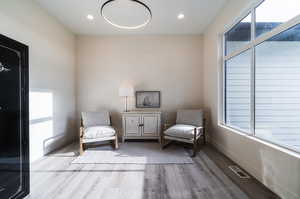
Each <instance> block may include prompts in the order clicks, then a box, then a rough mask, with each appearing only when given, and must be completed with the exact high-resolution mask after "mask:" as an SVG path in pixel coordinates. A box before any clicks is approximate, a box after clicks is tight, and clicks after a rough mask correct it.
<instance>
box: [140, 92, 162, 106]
mask: <svg viewBox="0 0 300 199" xmlns="http://www.w3.org/2000/svg"><path fill="white" fill-rule="evenodd" d="M160 102H161V96H160V91H136V92H135V103H136V108H160Z"/></svg>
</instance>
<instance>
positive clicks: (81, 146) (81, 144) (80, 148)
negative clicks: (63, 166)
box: [79, 141, 84, 155]
mask: <svg viewBox="0 0 300 199" xmlns="http://www.w3.org/2000/svg"><path fill="white" fill-rule="evenodd" d="M79 145H80V146H79V155H82V154H83V152H84V146H83V143H82V142H81V141H80V144H79Z"/></svg>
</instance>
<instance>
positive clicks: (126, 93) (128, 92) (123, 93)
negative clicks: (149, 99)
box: [119, 86, 134, 112]
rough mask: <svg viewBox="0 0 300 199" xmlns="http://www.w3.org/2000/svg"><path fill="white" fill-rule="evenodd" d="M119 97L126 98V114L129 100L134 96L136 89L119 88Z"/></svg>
mask: <svg viewBox="0 0 300 199" xmlns="http://www.w3.org/2000/svg"><path fill="white" fill-rule="evenodd" d="M119 96H120V97H125V112H128V108H127V98H128V97H133V96H134V89H133V87H129V86H127V87H120V88H119Z"/></svg>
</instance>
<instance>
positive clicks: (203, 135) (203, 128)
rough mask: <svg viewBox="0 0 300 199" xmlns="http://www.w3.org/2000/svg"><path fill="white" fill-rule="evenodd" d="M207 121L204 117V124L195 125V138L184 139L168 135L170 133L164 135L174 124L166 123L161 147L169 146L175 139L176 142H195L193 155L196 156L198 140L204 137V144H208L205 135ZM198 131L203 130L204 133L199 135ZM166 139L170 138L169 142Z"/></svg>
mask: <svg viewBox="0 0 300 199" xmlns="http://www.w3.org/2000/svg"><path fill="white" fill-rule="evenodd" d="M205 123H206V120H205V119H203V125H202V126H199V127H195V128H194V137H193V139H184V138H176V137H172V136H168V135H164V132H165V131H166V130H167V129H168V128H170V127H171V126H173V125H170V124H169V125H168V124H165V125H164V127H163V132H162V134H161V149H164V148H166V147H167V146H169V145H170V144H171V143H172V142H173V141H176V142H184V143H188V144H193V154H192V155H191V157H195V156H196V153H197V150H198V141H199V139H200V138H203V144H204V145H205V144H206V135H205V133H206V132H205ZM197 131H202V133H201V134H200V135H199V136H197ZM165 140H170V141H169V142H168V143H165Z"/></svg>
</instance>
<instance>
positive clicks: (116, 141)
mask: <svg viewBox="0 0 300 199" xmlns="http://www.w3.org/2000/svg"><path fill="white" fill-rule="evenodd" d="M118 148H119V142H118V136H116V139H115V149H118Z"/></svg>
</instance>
